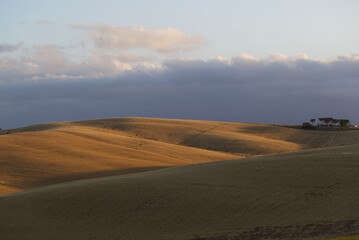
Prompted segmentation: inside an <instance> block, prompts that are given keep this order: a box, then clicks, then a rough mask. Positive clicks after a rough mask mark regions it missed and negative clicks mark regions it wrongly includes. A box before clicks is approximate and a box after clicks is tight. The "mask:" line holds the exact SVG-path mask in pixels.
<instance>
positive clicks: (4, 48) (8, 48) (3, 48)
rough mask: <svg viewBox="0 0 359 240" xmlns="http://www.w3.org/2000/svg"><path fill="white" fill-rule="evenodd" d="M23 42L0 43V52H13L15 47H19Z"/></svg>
mask: <svg viewBox="0 0 359 240" xmlns="http://www.w3.org/2000/svg"><path fill="white" fill-rule="evenodd" d="M22 45H23V43H22V42H21V43H17V44H0V53H3V52H13V51H15V50H17V49H19V48H20V47H21V46H22Z"/></svg>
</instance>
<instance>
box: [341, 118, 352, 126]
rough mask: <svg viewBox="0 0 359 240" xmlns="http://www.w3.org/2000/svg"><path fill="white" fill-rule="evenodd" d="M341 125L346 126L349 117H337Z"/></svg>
mask: <svg viewBox="0 0 359 240" xmlns="http://www.w3.org/2000/svg"><path fill="white" fill-rule="evenodd" d="M338 120H339V124H340V126H341V127H348V123H350V121H349V119H338Z"/></svg>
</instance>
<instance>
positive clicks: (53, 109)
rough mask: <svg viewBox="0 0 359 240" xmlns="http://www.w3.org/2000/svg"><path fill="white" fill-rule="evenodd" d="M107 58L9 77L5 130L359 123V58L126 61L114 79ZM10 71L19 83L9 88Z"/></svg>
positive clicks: (3, 95) (3, 102)
mask: <svg viewBox="0 0 359 240" xmlns="http://www.w3.org/2000/svg"><path fill="white" fill-rule="evenodd" d="M44 49H47V47H44V48H40V50H39V51H40V53H39V55H40V56H38V58H37V59H38V60H37V62H36V64H38V63H40V62H41V61H42V60H41V59H49V58H52V57H53V56H52V55H51V54H55V53H56V50H54V49H52V48H50V49H47V50H46V51H48V52H50V53H51V54H50V56H48V55H47V54H45V55H42V53H41V51H44ZM53 51H54V52H53ZM55 55H56V54H55ZM44 56H46V57H44ZM107 57H108V56H107V55H105V56H103V55H101V54H99V55H96V56H93V57H92V60H91V61H89V62H87V63H86V64H85V63H80V64H78V65H73V64H68V65H69V66H70V67H69V69H67V70H63V71H64V72H63V73H62V74H61V71H60V72H58V73H56V74H55V73H51V74H50V73H48V74H43V75H42V76H41V78H33V79H27V80H21V79H24V76H23V75H21V76H19V75H18V73H17V72H16V71H7V70H1V71H0V107H1V108H2V113H3V114H2V115H3V116H5V117H4V118H3V120H2V121H3V125H4V126H7V125H9V126H13V125H12V124H14V122H16V121H14V119H15V118H16V120H17V121H18V122H17V124H20V123H21V124H23V125H27V124H29V123H36V122H46V121H60V120H75V119H86V118H99V117H118V116H146V117H167V118H188V119H208V120H220V121H239V122H264V123H292V124H298V123H301V122H303V121H307V120H308V119H310V118H313V117H325V116H332V117H337V118H342V117H345V118H349V119H350V120H352V122H354V123H358V122H359V113H358V111H356V109H357V103H358V102H359V95H358V92H359V80H358V79H359V58H358V56H357V55H352V56H339V57H337V58H332V59H311V58H309V57H308V56H306V55H305V54H298V55H297V56H293V57H290V56H285V55H280V54H277V55H272V56H269V57H267V58H255V57H253V56H250V55H249V54H241V55H239V56H238V57H234V58H232V59H227V60H226V59H223V58H215V59H209V60H196V59H184V60H183V59H177V60H171V61H165V62H164V63H163V64H162V65H161V66H156V65H151V64H149V63H148V64H142V65H138V66H136V67H128V66H126V65H122V64H123V63H122V62H121V61H120V65H119V66H118V68H119V69H121V68H124V69H127V70H125V71H119V72H118V73H117V74H114V75H112V74H108V73H106V71H105V69H104V67H105V66H107V65H108V71H109V72H111V71H114V69H112V67H113V66H114V63H112V61H113V59H112V58H111V57H110V58H107ZM55 59H57V58H55ZM57 61H58V62H61V58H60V59H59V60H57ZM99 62H101V63H103V64H100V63H99ZM61 64H62V65H66V64H63V63H61ZM61 64H60V65H61ZM38 65H39V64H38ZM127 67H128V68H127ZM5 72H6V73H7V77H8V78H12V79H17V80H14V81H2V79H4V77H3V76H4V73H5ZM88 72H91V73H90V74H89V73H88ZM96 73H101V74H99V75H97V76H96ZM1 74H2V75H1ZM90 76H92V77H90ZM94 76H96V77H94ZM25 107H26V108H27V107H30V108H31V109H34V112H28V111H25V110H24V108H25ZM25 113H26V114H25ZM39 116H41V118H39ZM19 119H22V121H20V120H19Z"/></svg>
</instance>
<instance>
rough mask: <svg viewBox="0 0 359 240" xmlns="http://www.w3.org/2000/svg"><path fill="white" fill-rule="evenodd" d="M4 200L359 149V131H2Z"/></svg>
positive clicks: (128, 121) (86, 124)
mask: <svg viewBox="0 0 359 240" xmlns="http://www.w3.org/2000/svg"><path fill="white" fill-rule="evenodd" d="M0 134H1V135H0V165H1V168H0V195H2V194H7V193H11V192H17V191H21V190H26V189H31V188H35V187H40V186H46V185H51V184H55V183H61V182H67V181H72V180H79V179H88V178H94V177H102V176H111V175H118V174H126V173H133V172H141V171H148V170H153V169H156V168H163V167H168V166H179V165H186V164H194V163H201V162H212V161H220V160H228V159H239V158H244V157H250V156H258V155H267V154H275V153H281V152H292V151H298V150H302V149H311V148H320V147H328V146H340V145H347V144H353V143H359V131H334V132H316V131H307V130H301V129H294V128H288V127H280V126H272V125H265V124H243V123H224V122H208V121H188V120H165V119H146V118H117V119H102V120H89V121H79V122H66V123H53V124H43V125H36V126H30V127H26V128H22V129H14V130H3V131H1V132H0Z"/></svg>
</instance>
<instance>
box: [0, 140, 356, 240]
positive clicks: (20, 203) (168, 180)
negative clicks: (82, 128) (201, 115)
mask: <svg viewBox="0 0 359 240" xmlns="http://www.w3.org/2000/svg"><path fill="white" fill-rule="evenodd" d="M358 159H359V145H351V146H343V147H331V148H326V149H317V150H306V151H299V152H293V153H282V154H278V155H270V156H263V157H254V158H246V159H239V160H230V161H221V162H213V163H202V164H196V165H188V166H181V167H173V168H166V169H161V170H155V171H150V172H143V173H135V174H129V175H122V176H114V177H106V178H99V179H92V180H83V181H77V182H71V183H64V184H60V185H54V186H49V187H44V188H39V189H35V190H30V191H25V192H20V193H15V194H10V195H7V196H3V197H0V212H1V216H0V238H1V239H166V240H167V239H192V240H195V239H197V240H199V239H202V240H203V239H208V240H210V239H211V240H214V239H218V240H219V239H324V238H331V237H332V238H334V237H337V236H345V235H353V234H357V235H358V234H359V201H358V199H359V184H358V176H359V161H358Z"/></svg>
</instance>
